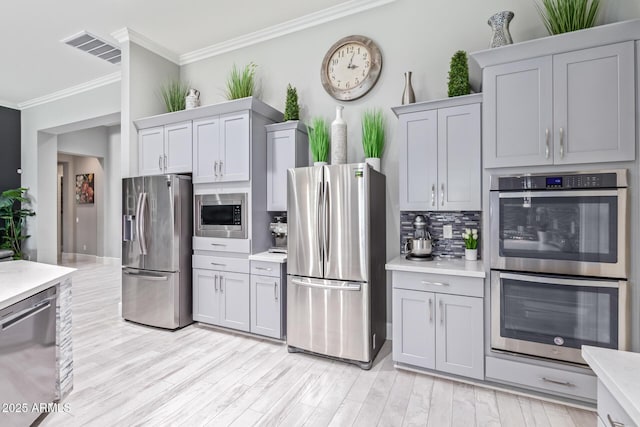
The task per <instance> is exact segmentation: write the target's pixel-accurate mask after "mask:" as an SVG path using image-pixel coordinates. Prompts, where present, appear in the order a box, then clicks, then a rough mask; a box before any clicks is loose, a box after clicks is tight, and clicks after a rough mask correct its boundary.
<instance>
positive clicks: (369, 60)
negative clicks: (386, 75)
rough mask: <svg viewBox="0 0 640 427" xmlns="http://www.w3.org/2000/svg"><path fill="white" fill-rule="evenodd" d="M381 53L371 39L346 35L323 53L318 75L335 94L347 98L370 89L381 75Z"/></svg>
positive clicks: (342, 98)
mask: <svg viewBox="0 0 640 427" xmlns="http://www.w3.org/2000/svg"><path fill="white" fill-rule="evenodd" d="M381 66H382V57H381V55H380V50H379V49H378V47H377V46H376V45H375V44H374V43H373V41H372V40H371V39H368V38H366V37H362V36H349V37H345V38H343V39H341V40H338V42H337V43H335V44H334V45H333V46H332V47H331V48H330V49H329V51H328V52H327V54H326V55H325V58H324V61H323V63H322V70H321V79H322V85H323V86H324V88H325V90H326V91H327V92H328V93H329V94H330V95H331V96H333V97H334V98H336V99H339V100H343V101H349V100H352V99H357V98H360V97H361V96H363V95H364V94H366V93H367V92H369V90H371V88H372V87H373V86H374V85H375V83H376V81H377V80H378V76H379V75H380V69H381Z"/></svg>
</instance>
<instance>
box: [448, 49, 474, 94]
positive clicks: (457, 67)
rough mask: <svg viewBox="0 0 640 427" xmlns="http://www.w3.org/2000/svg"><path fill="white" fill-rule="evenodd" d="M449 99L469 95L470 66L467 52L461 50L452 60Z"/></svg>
mask: <svg viewBox="0 0 640 427" xmlns="http://www.w3.org/2000/svg"><path fill="white" fill-rule="evenodd" d="M448 93H449V97H453V96H461V95H469V93H471V85H469V64H468V61H467V52H465V51H464V50H459V51H457V52H456V53H455V54H453V57H452V58H451V67H450V69H449V91H448Z"/></svg>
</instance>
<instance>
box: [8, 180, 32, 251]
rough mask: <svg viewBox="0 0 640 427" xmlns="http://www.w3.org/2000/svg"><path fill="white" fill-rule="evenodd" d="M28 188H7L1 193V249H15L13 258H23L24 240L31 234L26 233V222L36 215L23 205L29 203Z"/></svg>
mask: <svg viewBox="0 0 640 427" xmlns="http://www.w3.org/2000/svg"><path fill="white" fill-rule="evenodd" d="M26 191H27V189H26V188H23V187H20V188H16V189H12V190H6V191H4V192H2V193H1V194H0V249H10V250H12V251H13V259H22V258H23V254H22V242H23V241H24V240H26V239H27V238H28V237H29V236H28V235H26V234H24V222H25V219H26V218H27V217H28V216H33V215H35V212H34V211H32V210H31V209H28V208H25V207H24V206H23V205H25V204H28V203H29V199H28V198H27V197H26V196H25V195H24V193H25V192H26Z"/></svg>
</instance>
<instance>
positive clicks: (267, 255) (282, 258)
mask: <svg viewBox="0 0 640 427" xmlns="http://www.w3.org/2000/svg"><path fill="white" fill-rule="evenodd" d="M249 260H250V261H264V262H277V263H279V264H284V263H286V262H287V254H283V253H277V252H260V253H258V254H253V255H249Z"/></svg>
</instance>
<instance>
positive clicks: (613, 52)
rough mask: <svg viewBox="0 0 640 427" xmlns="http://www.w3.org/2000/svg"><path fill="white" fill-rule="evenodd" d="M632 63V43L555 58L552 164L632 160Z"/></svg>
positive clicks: (633, 158) (633, 147)
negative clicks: (553, 161)
mask: <svg viewBox="0 0 640 427" xmlns="http://www.w3.org/2000/svg"><path fill="white" fill-rule="evenodd" d="M634 61H635V49H634V42H633V41H629V42H624V43H618V44H613V45H608V46H600V47H595V48H591V49H583V50H578V51H575V52H569V53H565V54H561V55H554V57H553V89H554V93H553V96H554V98H553V101H554V106H553V108H554V115H555V117H554V135H553V139H554V151H555V152H554V160H555V163H556V164H572V163H594V162H613V161H625V160H631V161H633V160H635V93H636V92H635V71H634V70H635V62H634Z"/></svg>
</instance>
